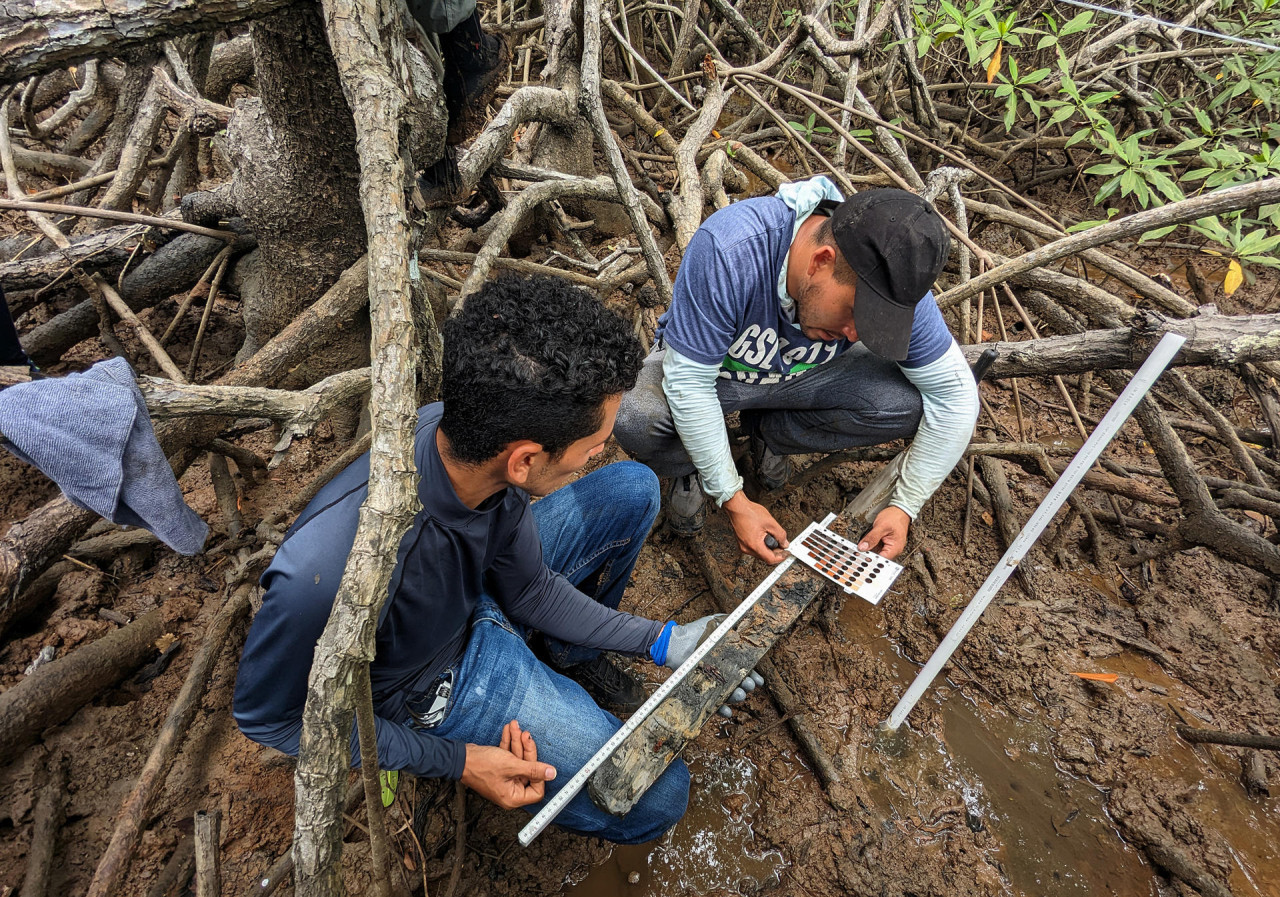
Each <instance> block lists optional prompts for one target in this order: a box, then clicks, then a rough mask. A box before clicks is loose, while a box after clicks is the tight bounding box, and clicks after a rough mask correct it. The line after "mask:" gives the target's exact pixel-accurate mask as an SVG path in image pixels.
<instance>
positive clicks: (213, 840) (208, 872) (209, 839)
mask: <svg viewBox="0 0 1280 897" xmlns="http://www.w3.org/2000/svg"><path fill="white" fill-rule="evenodd" d="M221 835H222V811H221V810H214V811H212V812H208V811H205V810H196V818H195V860H196V897H222V864H221V862H219V856H218V846H219V842H220V841H221Z"/></svg>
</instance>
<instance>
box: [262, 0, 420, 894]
mask: <svg viewBox="0 0 1280 897" xmlns="http://www.w3.org/2000/svg"><path fill="white" fill-rule="evenodd" d="M323 9H324V21H325V28H326V31H327V33H328V37H329V43H330V46H331V47H332V48H333V56H334V59H335V61H336V63H337V71H338V75H339V78H340V80H341V83H342V89H343V92H344V94H345V95H346V98H347V103H348V105H349V107H350V108H351V109H352V110H353V111H354V113H355V128H356V134H357V141H358V146H359V156H360V164H359V171H360V201H361V205H362V207H363V210H364V220H365V223H366V226H367V227H368V232H369V265H368V273H369V307H370V315H371V319H372V324H373V328H372V330H373V340H372V347H371V353H370V354H371V357H372V361H373V392H372V396H371V406H370V414H371V418H372V425H373V432H372V437H373V438H372V447H371V450H370V451H371V455H370V464H369V495H368V498H367V499H366V500H365V503H364V505H363V507H362V508H361V509H360V521H359V525H358V528H357V530H356V536H355V541H354V544H353V545H352V548H351V554H350V555H349V556H348V559H347V568H346V572H345V573H344V575H343V578H342V582H341V584H340V585H339V587H338V595H337V599H336V600H335V602H334V609H333V612H332V614H331V616H330V618H329V623H328V624H327V625H326V627H325V631H324V634H323V635H322V636H321V637H320V641H319V643H318V644H317V645H316V651H315V659H314V661H313V663H312V667H311V674H310V678H309V679H308V683H307V703H306V707H305V709H304V711H303V718H302V738H301V743H300V746H299V753H298V768H297V772H296V774H295V779H294V788H295V802H294V862H295V866H296V874H297V879H296V881H297V889H298V892H299V893H305V894H307V895H309V897H327V895H338V894H340V893H341V891H342V885H341V875H340V863H341V859H342V855H341V850H342V834H343V825H342V813H341V806H342V794H343V789H344V786H345V782H346V777H347V769H348V766H349V758H350V744H351V742H350V735H351V723H352V719H353V717H354V702H355V700H356V696H357V689H356V688H355V683H356V681H357V678H358V671H359V670H360V668H361V667H362V666H364V665H367V664H368V663H369V661H370V660H372V659H373V656H374V633H375V630H376V621H377V618H378V611H379V609H380V608H381V607H382V604H383V602H384V601H385V600H386V596H387V586H388V584H389V583H390V581H391V573H392V569H393V567H394V565H395V557H396V547H397V546H398V545H399V544H400V540H401V538H403V536H404V534H405V532H407V531H408V528H409V524H410V522H411V521H412V519H413V515H414V513H415V512H416V510H417V507H418V502H417V482H418V473H417V469H416V468H415V465H414V463H413V427H414V421H415V420H416V408H415V405H414V384H413V372H414V369H415V357H414V356H415V351H416V347H415V340H414V332H413V324H412V313H411V310H410V301H411V300H410V288H409V277H408V274H409V272H408V258H409V233H408V230H407V228H406V226H405V223H406V221H407V217H408V209H407V207H406V204H405V194H404V184H405V178H406V175H407V172H406V168H405V164H404V156H403V155H402V154H401V151H400V139H399V135H400V130H401V125H402V115H403V114H404V112H405V109H406V106H407V105H408V98H407V97H406V96H405V93H404V84H405V83H406V81H405V80H404V78H403V66H404V64H405V62H404V56H403V54H404V52H405V40H404V33H403V30H402V23H401V19H400V16H399V10H398V7H397V5H396V4H395V3H394V2H393V0H324V3H323ZM259 77H260V78H261V72H259ZM362 759H363V761H364V762H365V763H376V762H377V758H376V757H365V758H362Z"/></svg>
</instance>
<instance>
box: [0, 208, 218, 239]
mask: <svg viewBox="0 0 1280 897" xmlns="http://www.w3.org/2000/svg"><path fill="white" fill-rule="evenodd" d="M0 209H12V210H14V211H16V212H44V213H45V214H49V215H78V216H80V217H83V218H104V219H107V220H109V221H127V222H129V223H130V224H148V225H151V226H152V227H167V228H169V229H170V230H181V231H186V232H187V233H190V234H200V235H201V236H203V237H213V238H215V239H218V240H225V241H227V242H228V243H234V242H235V241H236V240H238V239H240V235H239V234H237V233H236V232H235V231H229V230H217V229H215V228H212V227H201V226H200V225H198V224H189V223H187V222H186V221H183V220H182V219H181V218H157V217H156V216H155V215H137V214H135V213H133V212H117V211H115V210H114V209H89V208H85V207H84V206H68V205H62V204H61V203H56V202H28V201H27V200H22V199H0Z"/></svg>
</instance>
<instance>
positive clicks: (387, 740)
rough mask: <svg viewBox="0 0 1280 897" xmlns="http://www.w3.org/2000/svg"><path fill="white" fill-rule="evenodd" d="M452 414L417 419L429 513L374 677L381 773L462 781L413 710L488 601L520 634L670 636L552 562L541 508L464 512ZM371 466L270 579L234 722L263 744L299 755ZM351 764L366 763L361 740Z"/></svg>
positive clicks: (323, 511) (393, 600)
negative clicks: (314, 674)
mask: <svg viewBox="0 0 1280 897" xmlns="http://www.w3.org/2000/svg"><path fill="white" fill-rule="evenodd" d="M442 412H443V406H442V405H440V404H435V405H428V406H427V407H425V408H422V409H420V410H419V412H418V426H417V429H416V431H415V434H414V439H415V445H414V461H415V463H416V466H417V468H418V473H419V474H420V475H421V478H422V479H421V481H420V483H419V485H418V498H419V500H420V502H421V504H422V509H421V510H420V511H419V512H418V513H417V515H416V516H415V517H414V520H413V524H412V525H411V526H410V528H409V532H408V533H406V534H405V537H404V538H403V539H402V540H401V542H400V547H399V551H398V552H397V556H396V566H395V571H394V572H393V573H392V576H391V583H390V585H389V587H388V595H387V601H386V603H385V605H384V606H383V609H382V613H381V615H380V617H379V621H378V632H377V655H376V657H375V658H374V661H373V664H372V667H371V677H372V681H373V704H374V711H375V713H376V715H377V720H376V729H377V737H378V760H379V762H380V763H381V764H382V766H383V767H384V768H386V769H403V770H407V771H409V772H412V773H413V774H414V775H417V776H431V777H442V776H447V777H449V778H454V779H457V778H461V776H462V768H463V764H464V761H465V759H466V746H465V745H464V744H462V743H460V742H457V741H452V740H449V739H444V738H440V737H439V736H436V735H432V734H429V733H427V732H423V731H419V730H417V729H412V728H410V727H409V726H408V725H406V724H405V723H406V722H407V720H408V718H409V717H408V713H407V711H406V709H405V704H406V702H407V701H409V700H410V699H411V698H413V697H414V696H415V695H417V694H418V693H420V692H421V691H422V690H423V689H425V688H426V687H427V686H428V685H430V684H431V683H432V682H433V681H434V680H435V678H436V677H437V676H439V675H440V674H441V673H442V672H444V670H446V669H447V668H449V667H450V666H452V665H453V664H454V663H456V662H457V661H458V660H459V659H460V658H461V656H462V654H463V651H464V649H465V647H466V644H467V640H468V638H469V636H470V626H469V621H470V618H471V612H472V611H473V610H474V609H475V606H476V603H477V602H478V600H479V599H480V596H481V595H482V594H487V595H490V596H492V597H493V599H494V600H495V601H497V603H498V604H499V606H501V607H502V609H503V612H504V613H505V614H506V615H507V616H508V618H510V619H511V620H512V621H514V622H516V623H521V624H524V625H526V626H529V627H531V628H533V629H537V630H539V631H541V632H544V633H546V634H548V635H552V636H555V637H556V638H559V639H561V640H563V641H566V642H570V643H573V644H578V645H585V646H587V647H592V648H603V649H609V650H613V651H619V652H622V653H627V654H644V653H646V652H647V651H648V649H649V646H650V645H652V644H653V643H654V641H655V640H656V639H657V638H658V635H659V633H660V632H661V631H662V625H663V624H662V623H659V622H654V621H652V620H645V619H642V618H640V617H635V616H632V615H631V614H627V613H622V612H620V611H616V610H610V609H609V608H606V607H604V606H603V605H600V604H597V603H596V602H595V601H592V600H591V598H589V597H588V596H586V595H584V594H583V593H581V592H579V591H578V590H577V589H576V588H574V587H573V585H572V584H570V583H569V581H568V580H567V579H565V578H564V577H563V576H561V575H560V574H558V573H553V572H552V571H551V570H549V569H548V568H547V566H546V564H544V563H543V560H542V543H541V541H540V540H539V538H538V528H537V525H536V523H535V522H534V519H533V515H532V514H531V513H530V511H529V496H528V495H527V494H526V493H524V492H522V491H520V490H518V489H515V488H507V489H505V490H503V491H502V492H499V493H498V494H496V495H494V496H492V497H490V498H489V499H487V500H486V501H485V502H483V503H482V504H481V505H480V506H479V507H478V508H469V507H467V506H466V505H465V504H463V503H462V502H461V501H460V500H459V499H458V496H457V494H456V493H455V492H454V491H453V486H452V484H451V483H450V482H449V477H448V475H447V473H446V471H445V468H444V463H443V462H442V461H441V459H440V453H439V450H438V449H437V447H436V429H437V425H438V424H439V422H440V416H441V414H442ZM368 479H369V456H368V455H367V454H366V455H364V456H362V457H361V458H359V459H358V460H356V461H355V462H353V463H352V464H351V466H350V467H348V468H347V469H346V470H344V471H343V472H342V473H340V474H338V475H337V476H336V477H335V478H334V479H333V480H332V481H331V482H330V483H328V484H327V485H326V486H325V487H324V488H323V489H321V490H320V492H319V493H318V494H317V495H316V497H315V498H314V499H313V500H312V501H311V503H310V504H309V505H307V507H306V509H305V510H304V511H303V512H302V514H301V515H299V517H298V520H297V522H295V523H294V525H293V526H292V527H290V529H289V532H288V533H286V535H285V541H284V543H283V544H282V545H281V546H280V550H279V551H277V552H276V556H275V559H274V560H273V561H272V562H271V566H269V567H268V568H267V571H266V573H264V574H263V576H262V585H263V587H264V588H265V590H266V592H265V595H264V597H263V603H262V609H261V610H259V611H258V614H257V616H256V617H255V618H254V621H253V626H252V628H251V629H250V630H249V637H248V640H247V641H246V643H245V647H244V654H243V656H242V658H241V661H240V671H239V675H238V676H237V679H236V691H235V704H234V706H235V719H236V723H237V725H239V727H240V730H241V731H242V732H244V734H245V735H247V736H248V737H250V738H252V739H253V740H254V741H257V742H260V743H262V744H265V745H269V746H271V747H274V748H277V749H278V750H281V751H283V752H285V753H286V754H294V755H296V754H297V753H298V741H299V738H300V736H301V733H302V708H303V704H304V703H305V702H306V699H307V676H308V675H309V673H310V670H311V659H312V655H313V654H314V652H315V646H316V642H317V641H318V640H319V638H320V634H321V633H322V632H323V631H324V627H325V623H326V622H327V621H328V619H329V612H330V611H331V610H332V608H333V602H334V598H335V597H336V596H337V592H338V583H339V582H340V581H341V579H342V574H343V571H344V570H345V568H346V563H347V555H348V554H349V553H350V551H351V546H352V544H353V543H354V541H355V533H356V525H357V521H358V516H359V511H360V506H361V504H363V503H364V500H365V497H366V495H367V494H368ZM352 756H353V758H355V759H358V757H359V753H358V747H357V744H356V740H355V733H354V732H353V733H352Z"/></svg>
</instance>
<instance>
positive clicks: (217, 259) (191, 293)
mask: <svg viewBox="0 0 1280 897" xmlns="http://www.w3.org/2000/svg"><path fill="white" fill-rule="evenodd" d="M139 245H141V244H139ZM230 254H231V247H230V246H224V247H223V248H222V249H220V250H219V251H218V254H217V255H215V256H214V257H213V261H211V262H210V263H209V267H207V268H205V269H204V273H203V274H201V275H200V279H199V280H197V281H196V284H195V286H193V287H192V288H191V289H190V290H188V291H187V295H186V297H185V298H184V299H183V300H182V304H181V305H179V306H178V310H177V311H176V312H175V313H174V315H173V320H172V321H170V322H169V326H168V327H166V328H165V331H164V334H163V335H161V337H160V345H162V346H163V345H165V344H166V343H168V342H169V339H170V337H172V336H173V332H174V331H175V330H177V329H178V325H179V324H181V323H182V319H183V317H184V316H185V315H186V313H187V309H188V308H190V307H191V303H193V302H194V301H195V299H196V294H197V293H199V292H200V288H201V287H202V286H204V285H205V284H206V283H208V282H209V278H210V277H212V276H213V274H214V272H215V271H216V270H218V267H219V266H220V265H221V264H222V262H223V260H224V259H225V258H226V257H227V256H229V255H230Z"/></svg>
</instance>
